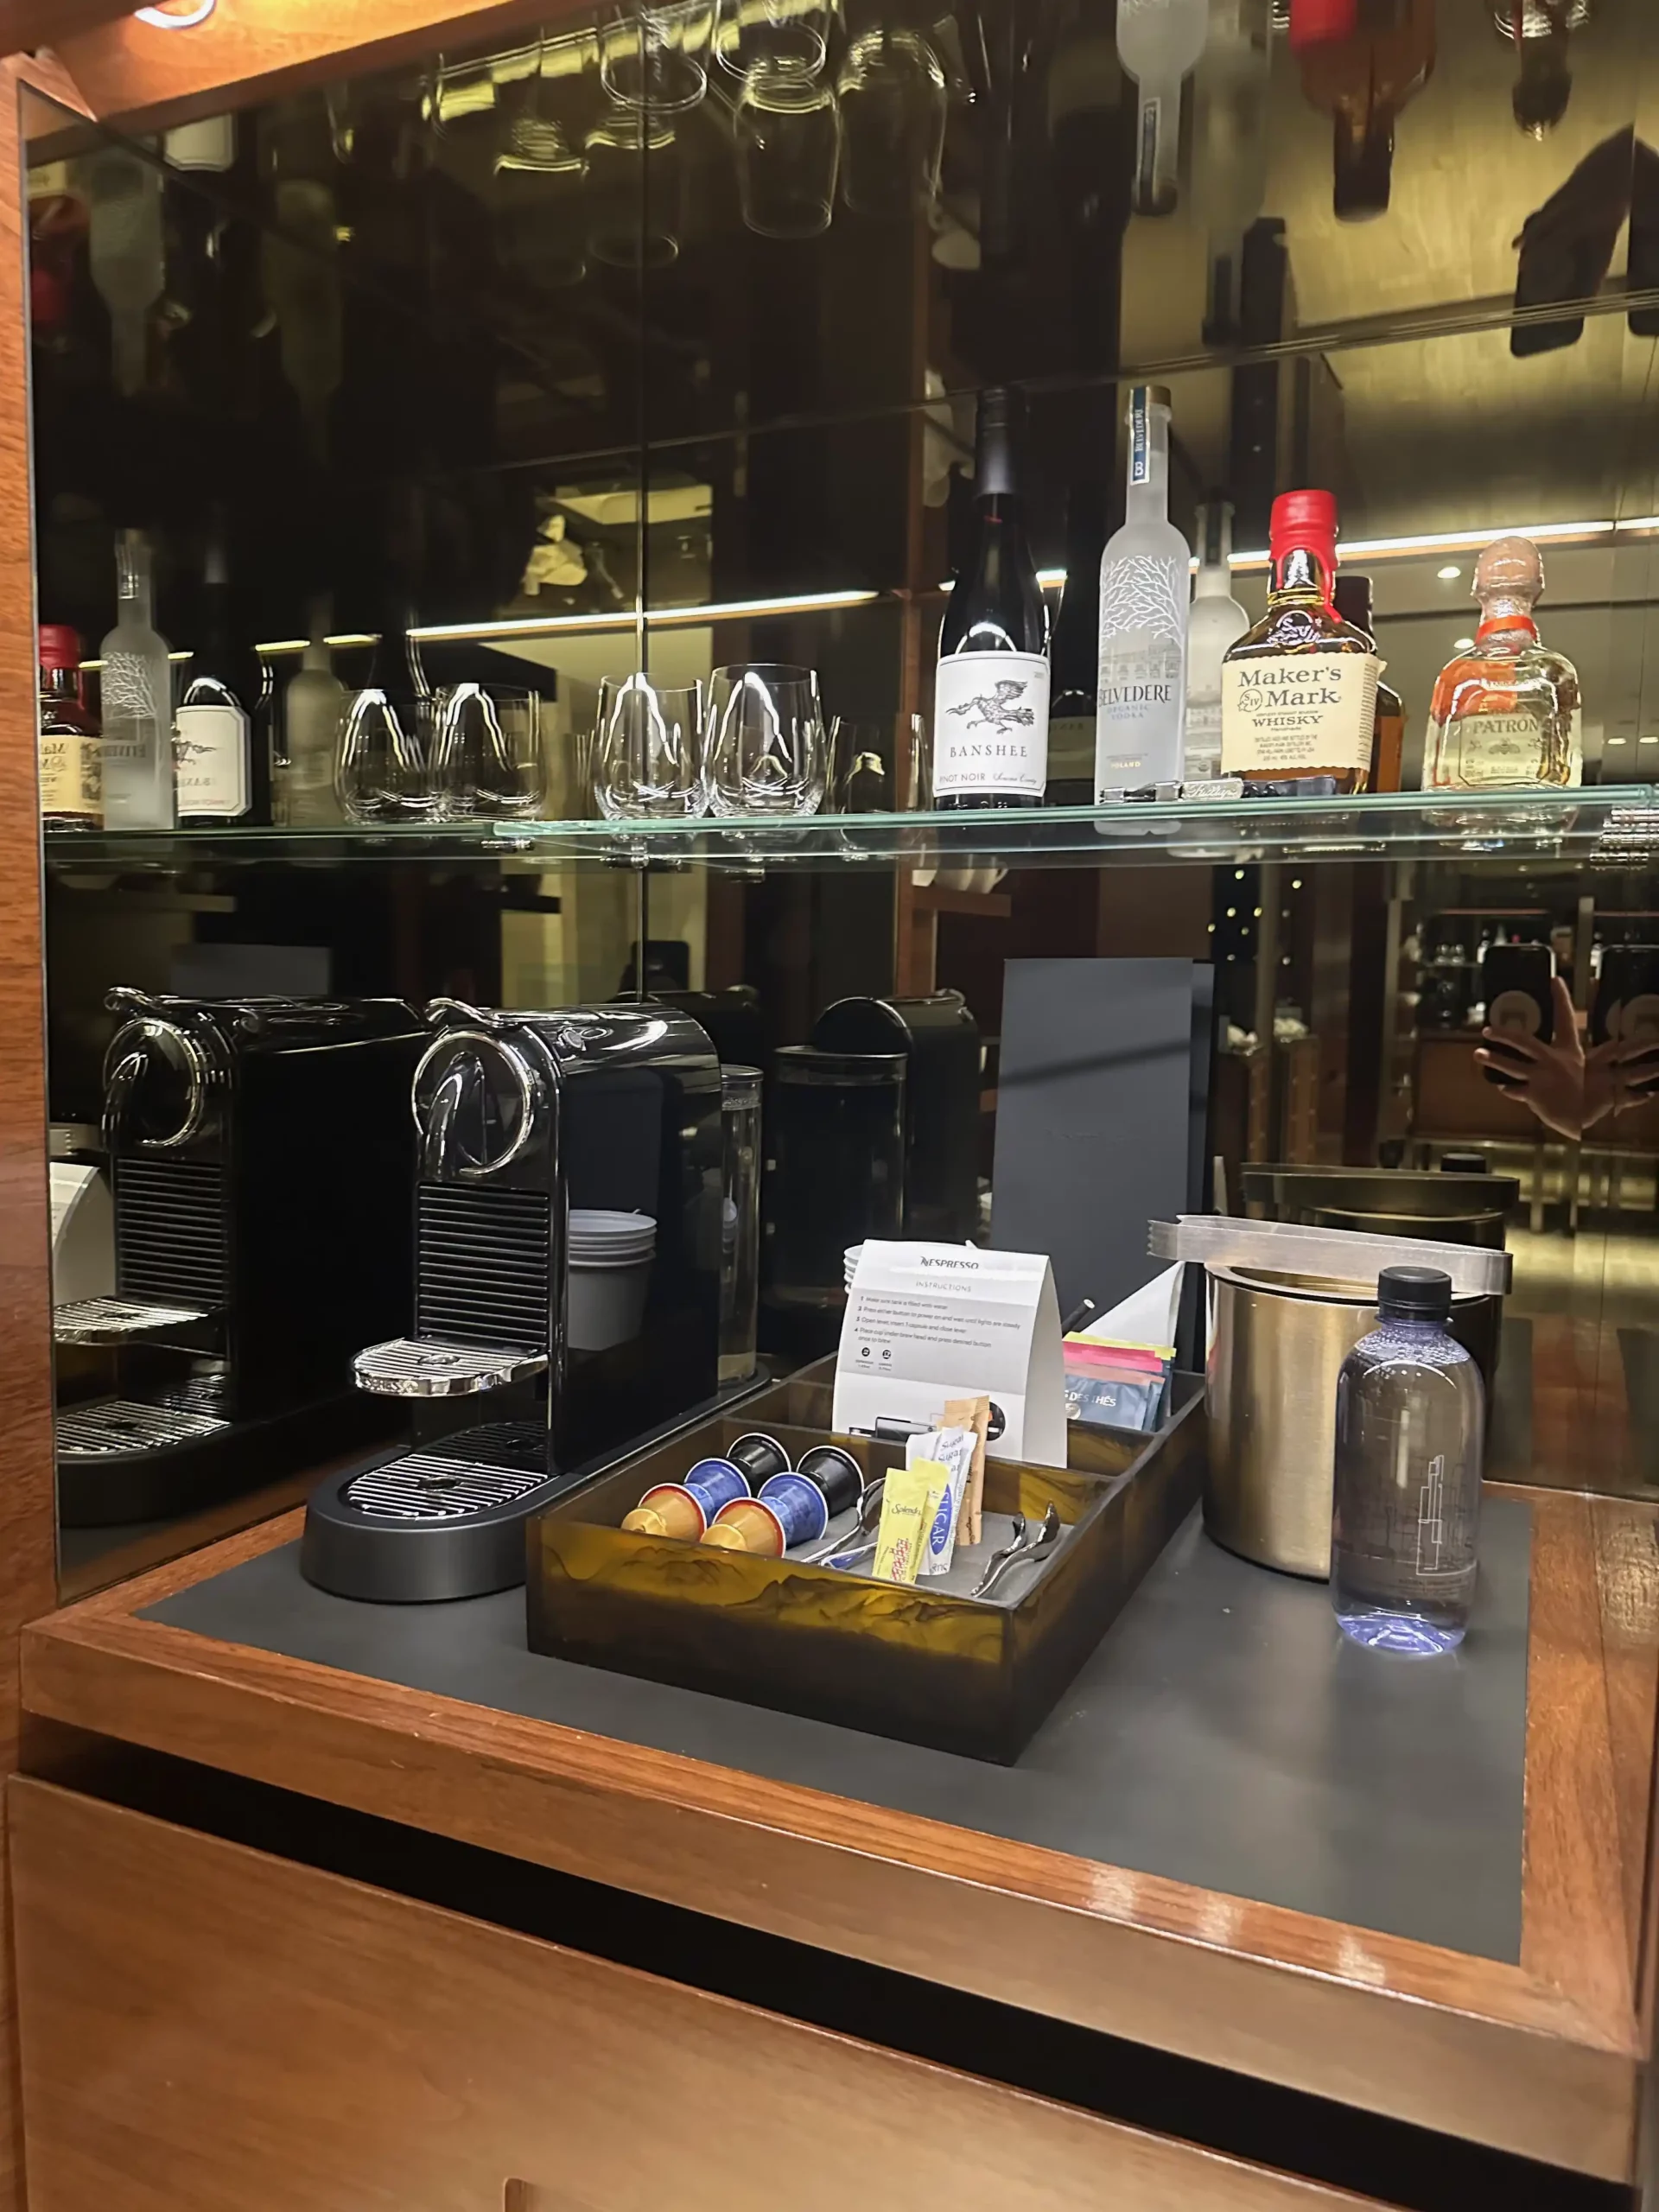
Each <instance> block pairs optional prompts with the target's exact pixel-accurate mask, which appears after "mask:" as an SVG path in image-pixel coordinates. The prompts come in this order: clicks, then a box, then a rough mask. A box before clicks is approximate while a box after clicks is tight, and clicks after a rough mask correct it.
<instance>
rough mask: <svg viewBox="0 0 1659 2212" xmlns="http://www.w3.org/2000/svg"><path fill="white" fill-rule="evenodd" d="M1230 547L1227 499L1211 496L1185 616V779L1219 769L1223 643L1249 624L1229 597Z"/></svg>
mask: <svg viewBox="0 0 1659 2212" xmlns="http://www.w3.org/2000/svg"><path fill="white" fill-rule="evenodd" d="M1232 550H1233V508H1232V502H1231V500H1230V499H1212V500H1211V501H1210V503H1209V505H1207V506H1202V507H1200V508H1199V509H1198V575H1197V576H1196V577H1195V578H1194V579H1193V584H1192V606H1191V607H1190V608H1189V609H1188V610H1187V617H1186V722H1185V732H1184V734H1183V738H1182V760H1181V776H1182V780H1183V781H1184V782H1186V783H1189V784H1192V783H1204V782H1205V781H1207V780H1208V779H1210V778H1211V777H1215V776H1218V775H1219V774H1220V773H1221V664H1222V663H1223V661H1224V660H1225V659H1226V658H1227V648H1228V646H1229V645H1231V644H1232V643H1233V642H1234V640H1235V639H1238V638H1242V637H1243V634H1244V632H1246V631H1247V630H1248V629H1249V626H1250V618H1249V615H1248V614H1247V613H1245V612H1244V609H1243V607H1241V606H1240V605H1239V603H1238V601H1236V599H1235V598H1234V597H1233V571H1232V566H1231V558H1232Z"/></svg>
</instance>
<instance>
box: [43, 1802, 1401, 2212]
mask: <svg viewBox="0 0 1659 2212" xmlns="http://www.w3.org/2000/svg"><path fill="white" fill-rule="evenodd" d="M13 1792H14V1815H13V1817H14V1822H15V1827H14V1846H13V1848H14V1854H15V1865H16V1893H17V1903H18V1913H19V1923H20V1930H21V1934H20V1968H21V1978H22V1987H23V1993H24V2000H25V2005H26V2010H27V2019H28V2024H29V2033H28V2038H27V2042H26V2045H25V2049H24V2054H23V2063H24V2090H25V2100H26V2105H27V2111H28V2118H29V2174H30V2202H31V2205H32V2207H33V2208H34V2212H88V2209H89V2208H91V2207H93V2206H96V2207H97V2208H99V2212H153V2208H154V2207H156V2205H158V2204H162V2203H165V2204H166V2205H167V2206H168V2212H225V2208H226V2207H228V2206H246V2207H250V2208H252V2207H257V2208H258V2212H360V2208H361V2207H363V2206H365V2205H369V2204H383V2205H391V2204H400V2205H407V2206H410V2207H414V2206H423V2207H432V2208H437V2207H440V2206H442V2207H443V2208H445V2212H502V2208H503V2207H504V2205H510V2206H513V2207H515V2208H517V2212H578V2209H579V2212H626V2209H627V2208H632V2207H638V2206H642V2205H672V2206H674V2207H675V2208H676V2212H773V2208H774V2207H775V2206H777V2205H778V2204H779V2202H785V2201H786V2202H788V2203H789V2204H790V2205H791V2207H792V2208H794V2212H843V2208H844V2207H845V2206H847V2205H849V2204H850V2203H859V2204H863V2205H868V2206H869V2207H870V2208H872V2212H911V2208H912V2207H916V2206H922V2207H931V2206H938V2205H944V2204H947V2203H948V2204H949V2205H950V2207H951V2208H952V2212H1098V2208H1099V2207H1100V2206H1102V2205H1103V2204H1107V2203H1109V2204H1110V2205H1111V2206H1112V2207H1113V2212H1171V2208H1173V2207H1177V2206H1179V2208H1181V2212H1339V2208H1343V2207H1350V2208H1357V2206H1358V2205H1359V2204H1360V2202H1361V2201H1362V2200H1360V2199H1358V2198H1356V2197H1352V2196H1347V2195H1345V2194H1344V2193H1342V2192H1340V2191H1338V2190H1330V2189H1326V2188H1324V2187H1321V2186H1319V2185H1317V2184H1315V2183H1309V2182H1305V2181H1297V2180H1292V2179H1290V2178H1288V2177H1285V2176H1283V2175H1281V2174H1276V2173H1273V2172H1270V2171H1267V2170H1265V2169H1263V2168H1261V2167H1257V2166H1252V2165H1247V2164H1241V2163H1238V2162H1236V2161H1234V2160H1231V2159H1228V2158H1221V2157H1219V2156H1217V2155H1216V2154H1215V2153H1213V2152H1205V2151H1200V2150H1196V2149H1194V2148H1192V2147H1191V2146H1190V2145H1185V2144H1182V2143H1178V2142H1173V2141H1171V2140H1169V2139H1166V2138H1165V2137H1161V2136H1157V2135H1153V2134H1149V2133H1145V2132H1143V2131H1141V2130H1139V2129H1135V2128H1132V2127H1128V2126H1122V2125H1121V2124H1119V2123H1117V2122H1115V2121H1110V2120H1101V2119H1097V2118H1096V2117H1095V2116H1094V2115H1093V2114H1091V2113H1082V2112H1078V2111H1077V2110H1075V2109H1073V2108H1071V2107H1066V2106H1063V2105H1057V2104H1053V2103H1051V2102H1048V2101H1045V2100H1043V2099H1041V2098H1038V2097H1033V2096H1030V2095H1027V2094H1024V2093H1022V2092H1020V2091H1018V2090H1014V2089H1009V2088H1003V2087H1000V2086H997V2085H995V2084H992V2083H990V2082H981V2081H976V2080H975V2079H974V2078H973V2077H972V2076H970V2075H965V2074H960V2073H957V2072H954V2071H952V2070H950V2069H946V2068H944V2067H940V2066H936V2065H932V2064H930V2063H926V2062H925V2061H923V2060H920V2059H916V2058H911V2057H906V2056H898V2055H896V2054H894V2053H893V2052H890V2051H886V2050H877V2049H874V2048H873V2047H872V2046H870V2045H869V2044H863V2043H859V2042H855V2041H853V2040H852V2039H850V2038H849V2037H843V2036H839V2035H835V2034H831V2033H829V2032H828V2031H824V2030H823V2029H818V2028H812V2027H806V2026H803V2025H801V2024H798V2023H797V2022H795V2021H791V2020H785V2019H780V2018H778V2017H776V2016H775V2015H773V2014H771V2013H768V2012H760V2011H757V2010H756V2009H754V2008H753V2007H752V2006H749V2005H741V2004H738V2003H735V2002H733V2001H732V2000H730V1999H725V1998H720V1997H711V1996H709V1995H706V1994H704V1993H702V1992H700V1991H697V1990H694V1989H689V1988H686V1987H684V1986H681V1985H679V1984H677V1983H673V1982H669V1981H663V1980H658V1979H656V1978H655V1977H654V1976H652V1975H649V1974H640V1973H638V1972H636V1971H634V1970H632V1969H631V1968H628V1967H619V1966H614V1965H612V1964H610V1963H609V1962H608V1961H603V1960H598V1959H593V1958H588V1957H587V1956H584V1955H581V1954H579V1953H575V1952H571V1951H568V1950H564V1949H562V1948H558V1947H557V1946H556V1945H553V1944H550V1943H545V1942H538V1941H537V1940H536V1939H534V1938H532V1937H530V1936H521V1935H518V1934H515V1933H512V1932H509V1931H507V1930H504V1929H498V1928H493V1927H490V1926H488V1925H486V1924H485V1923H480V1922H478V1921H474V1920H469V1919H467V1918H464V1917H462V1916H460V1915H458V1914H454V1913H451V1912H447V1911H443V1910H439V1909H438V1908H436V1907H435V1906H431V1905H427V1904H416V1903H414V1902H412V1901H410V1899H408V1898H404V1897H395V1896H389V1895H387V1894H386V1893H385V1891H379V1890H376V1889H371V1888H369V1887H366V1886H365V1885H360V1884H359V1883H356V1882H351V1881H346V1880H344V1879H341V1878H338V1877H336V1876H333V1875H327V1874H321V1873H318V1872H315V1871H313V1870H312V1869H309V1868H307V1867H302V1866H295V1865H292V1864H290V1863H288V1862H286V1861H283V1860H281V1859H271V1858H267V1857H264V1855H262V1854H260V1853H257V1852H252V1851H249V1850H246V1849H244V1848H242V1847H239V1846H238V1845H234V1844H229V1843H225V1842H222V1841H220V1840H218V1839H216V1838H213V1837H208V1836H203V1835H199V1834H191V1833H188V1832H186V1831H183V1830H181V1829H178V1828H175V1827H169V1826H168V1825H167V1824H166V1823H165V1822H162V1821H156V1820H151V1819H149V1818H146V1817H145V1816H143V1815H139V1814H136V1813H131V1812H128V1811H126V1810H124V1808H119V1807H115V1806H110V1805H105V1804H101V1803H99V1802H94V1801H93V1800H91V1799H88V1798H84V1797H79V1796H75V1795H74V1794H73V1793H71V1792H66V1791H63V1790H60V1789H54V1788H52V1787H51V1786H50V1785H48V1784H47V1783H39V1782H18V1783H14V1784H13ZM140 2019H142V2020H143V2022H144V2023H145V2024H146V2026H147V2029H148V2032H147V2033H145V2034H144V2035H143V2036H137V2035H135V2034H134V2033H133V2023H134V2022H135V2021H136V2020H140ZM832 2115H839V2116H840V2119H841V2124H839V2125H826V2124H825V2123H826V2120H827V2119H828V2118H829V2116H832ZM803 2145H810V2146H811V2150H810V2157H803V2156H802V2155H801V2152H802V2146H803Z"/></svg>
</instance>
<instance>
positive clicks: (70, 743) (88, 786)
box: [41, 622, 104, 829]
mask: <svg viewBox="0 0 1659 2212" xmlns="http://www.w3.org/2000/svg"><path fill="white" fill-rule="evenodd" d="M41 820H42V821H44V822H46V823H48V824H49V825H50V827H51V828H53V829H99V827H100V826H101V825H102V823H103V820H104V798H103V778H102V762H101V760H100V759H99V741H98V724H97V722H96V721H95V720H94V719H93V717H92V714H91V712H90V711H89V709H88V708H87V705H86V687H85V685H84V684H83V683H82V681H81V674H80V639H79V637H78V636H77V634H76V633H75V632H74V631H73V630H71V629H67V628H66V627H65V626H63V625H62V624H61V623H57V622H42V623H41Z"/></svg>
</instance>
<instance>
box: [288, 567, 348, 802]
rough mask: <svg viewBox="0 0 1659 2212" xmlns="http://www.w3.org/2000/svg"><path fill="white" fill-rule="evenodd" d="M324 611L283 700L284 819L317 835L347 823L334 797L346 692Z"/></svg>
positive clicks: (315, 613)
mask: <svg viewBox="0 0 1659 2212" xmlns="http://www.w3.org/2000/svg"><path fill="white" fill-rule="evenodd" d="M327 627H328V624H327V617H326V616H325V615H324V613H323V612H322V610H321V608H320V607H318V608H314V609H313V610H312V615H311V642H310V644H309V645H307V647H306V649H305V658H304V659H303V660H302V662H301V664H300V665H299V667H298V669H296V671H295V673H294V674H293V675H292V676H291V677H289V682H288V689H287V690H286V691H285V692H284V693H283V759H284V760H285V762H286V764H287V766H286V768H285V770H284V772H283V819H284V820H285V821H286V822H287V823H289V825H290V826H291V827H292V828H294V829H321V828H323V827H325V826H326V825H327V823H331V822H340V821H343V820H344V819H345V817H344V815H343V813H342V812H341V810H340V800H339V798H337V797H336V796H335V792H334V753H335V749H336V747H337V746H338V744H339V741H340V715H341V712H342V710H343V709H344V708H345V704H346V686H345V685H344V684H343V683H341V682H340V678H339V677H337V676H336V675H335V674H334V658H333V656H332V654H331V653H330V652H329V650H328V645H327V637H326V632H327Z"/></svg>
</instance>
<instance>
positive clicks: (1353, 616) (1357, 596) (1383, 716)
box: [1332, 569, 1406, 791]
mask: <svg viewBox="0 0 1659 2212" xmlns="http://www.w3.org/2000/svg"><path fill="white" fill-rule="evenodd" d="M1332 600H1333V601H1334V604H1335V606H1336V610H1337V612H1338V614H1340V615H1341V617H1342V619H1343V620H1344V622H1345V623H1347V625H1348V626H1349V627H1350V629H1352V630H1362V631H1363V632H1364V633H1365V635H1366V636H1367V637H1368V638H1370V639H1371V640H1372V644H1373V648H1375V644H1376V614H1375V613H1374V612H1373V610H1372V589H1371V580H1370V577H1369V576H1368V575H1363V574H1362V573H1361V572H1360V571H1359V570H1358V569H1344V570H1343V571H1342V572H1341V573H1340V575H1338V578H1337V581H1336V585H1335V588H1334V590H1333V592H1332ZM1379 666H1381V667H1386V666H1387V663H1386V662H1384V661H1382V660H1381V659H1380V658H1379ZM1405 751H1406V702H1405V701H1404V700H1403V699H1402V697H1401V696H1400V694H1399V693H1398V692H1397V691H1396V690H1395V689H1394V687H1393V685H1392V684H1389V683H1382V682H1380V681H1379V683H1378V684H1377V687H1376V724H1375V727H1374V734H1373V736H1372V739H1371V773H1370V781H1369V783H1368V784H1367V785H1366V789H1367V790H1368V791H1398V790H1399V788H1400V781H1401V777H1402V773H1403V771H1404V765H1405Z"/></svg>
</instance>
